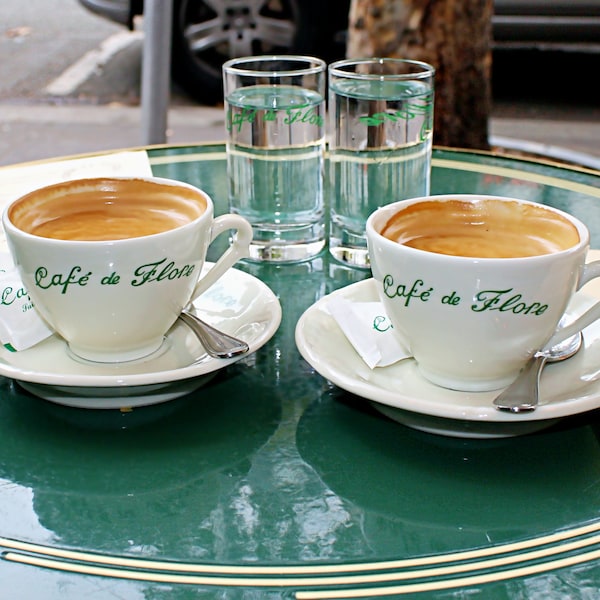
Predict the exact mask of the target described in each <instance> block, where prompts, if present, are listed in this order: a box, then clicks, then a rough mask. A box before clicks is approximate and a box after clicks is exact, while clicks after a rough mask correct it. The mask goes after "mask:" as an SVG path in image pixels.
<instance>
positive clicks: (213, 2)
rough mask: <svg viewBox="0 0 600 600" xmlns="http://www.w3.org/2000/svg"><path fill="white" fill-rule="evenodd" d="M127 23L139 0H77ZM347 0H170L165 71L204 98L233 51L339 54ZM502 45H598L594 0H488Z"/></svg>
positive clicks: (215, 94) (215, 95)
mask: <svg viewBox="0 0 600 600" xmlns="http://www.w3.org/2000/svg"><path fill="white" fill-rule="evenodd" d="M79 2H80V3H81V4H82V5H83V6H85V7H86V8H87V9H89V10H91V11H92V12H94V13H97V14H99V15H102V16H103V17H106V18H108V19H110V20H112V21H115V22H117V23H121V24H122V25H124V26H127V27H130V28H131V27H133V22H134V18H135V17H136V16H137V15H141V14H142V13H143V0H79ZM349 6H350V0H173V27H172V51H171V75H172V77H173V80H174V81H175V82H177V83H178V84H179V85H180V86H181V87H182V88H183V89H184V90H185V91H186V92H187V93H188V94H190V95H191V96H192V97H193V98H196V99H197V100H198V101H201V102H203V103H206V104H211V103H216V102H218V101H219V100H220V99H221V98H222V84H221V66H222V64H223V62H224V61H225V60H227V59H228V58H230V57H234V56H244V55H251V54H275V53H286V54H291V53H298V54H313V55H317V56H320V57H321V58H323V59H325V60H327V61H331V60H334V59H336V58H341V57H343V55H344V48H345V34H346V28H347V22H348V10H349ZM492 25H493V32H494V41H495V44H496V45H497V46H498V47H501V46H509V47H514V46H552V47H557V46H558V47H563V46H577V47H580V46H584V45H585V46H586V47H589V48H594V49H597V50H600V2H598V0H495V14H494V19H493V23H492Z"/></svg>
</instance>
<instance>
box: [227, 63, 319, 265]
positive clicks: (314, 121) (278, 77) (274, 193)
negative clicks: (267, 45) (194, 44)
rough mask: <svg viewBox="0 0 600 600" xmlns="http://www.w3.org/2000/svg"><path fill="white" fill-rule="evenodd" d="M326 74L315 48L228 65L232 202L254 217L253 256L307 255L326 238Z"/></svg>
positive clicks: (237, 209) (292, 258)
mask: <svg viewBox="0 0 600 600" xmlns="http://www.w3.org/2000/svg"><path fill="white" fill-rule="evenodd" d="M326 77H327V66H326V63H325V62H324V61H322V60H320V59H318V58H312V57H309V56H249V57H243V58H235V59H232V60H229V61H227V62H226V63H225V64H224V65H223V82H224V92H225V93H224V96H225V122H226V127H227V172H228V190H229V207H230V211H231V212H232V213H237V214H240V215H242V216H244V217H245V218H246V219H247V220H248V221H250V223H251V224H252V228H253V232H254V239H253V242H252V245H251V249H250V259H251V260H270V261H282V262H287V261H297V260H304V259H307V258H310V257H311V256H314V255H315V254H318V253H319V252H320V251H321V250H322V249H323V248H324V246H325V242H326V233H325V225H324V208H323V186H324V182H323V167H324V149H325V83H326Z"/></svg>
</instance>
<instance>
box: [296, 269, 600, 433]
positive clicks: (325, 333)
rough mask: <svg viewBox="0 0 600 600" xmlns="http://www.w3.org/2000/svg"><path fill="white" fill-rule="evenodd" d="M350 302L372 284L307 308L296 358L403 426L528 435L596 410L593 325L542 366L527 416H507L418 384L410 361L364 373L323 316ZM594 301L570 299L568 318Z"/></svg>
mask: <svg viewBox="0 0 600 600" xmlns="http://www.w3.org/2000/svg"><path fill="white" fill-rule="evenodd" d="M334 295H341V296H342V297H344V298H345V299H347V300H349V301H351V302H369V301H377V300H378V297H377V292H376V289H375V284H374V281H373V279H367V280H365V281H361V282H359V283H355V284H352V285H349V286H347V287H344V288H342V289H339V290H337V291H335V292H333V293H332V294H330V295H329V296H325V297H323V298H321V299H320V300H319V301H318V302H316V303H315V304H314V305H313V306H311V307H310V308H309V309H308V310H307V311H306V312H305V313H304V314H303V315H302V316H301V317H300V320H299V321H298V324H297V326H296V344H297V346H298V349H299V351H300V353H301V354H302V356H303V357H304V359H305V360H306V361H307V362H308V363H310V365H311V366H312V367H313V368H314V369H315V370H316V371H317V372H318V373H320V374H321V375H322V376H323V377H325V378H326V379H328V380H329V381H331V382H332V383H334V384H336V385H337V386H339V387H340V388H342V389H344V390H346V391H348V392H351V393H353V394H356V395H358V396H361V397H363V398H366V399H368V400H372V401H374V406H375V407H376V408H377V409H378V410H379V411H380V412H382V413H384V414H385V415H387V416H388V417H390V418H392V419H394V420H396V421H399V422H400V423H403V424H404V425H407V426H409V427H413V428H415V429H419V430H422V431H427V432H430V433H437V434H442V435H449V436H456V437H471V438H489V437H505V436H513V435H521V434H524V433H531V432H533V431H537V430H540V429H543V428H546V427H548V426H550V425H551V424H553V423H555V422H556V421H557V420H558V419H561V418H564V417H567V416H571V415H575V414H578V413H582V412H585V411H589V410H593V409H595V408H598V407H600V323H598V322H596V323H594V324H593V325H590V326H589V327H588V328H586V329H585V330H584V339H585V345H584V348H582V350H580V351H579V353H578V354H577V355H576V356H575V357H574V358H571V359H569V360H568V361H566V362H564V363H560V364H554V365H548V366H547V367H546V369H545V370H544V373H543V376H542V382H541V390H540V391H541V404H540V406H539V407H538V408H537V410H535V411H533V412H530V413H521V414H511V413H506V412H501V411H498V410H497V409H495V408H494V407H493V406H492V400H493V399H494V397H495V396H496V395H497V394H498V393H499V391H494V392H475V393H473V392H458V391H453V390H449V389H445V388H442V387H438V386H436V385H434V384H432V383H430V382H429V381H427V380H426V379H424V378H423V377H422V376H421V375H420V373H419V371H418V369H417V365H416V363H415V361H414V360H413V359H407V360H403V361H400V362H397V363H395V364H394V365H391V366H389V367H378V368H375V369H373V370H371V369H370V368H369V367H368V366H367V365H366V364H365V363H364V361H363V360H362V359H361V358H360V356H359V355H358V354H357V352H356V351H355V350H354V348H353V346H352V345H351V344H350V343H349V342H348V340H347V338H346V336H345V335H344V333H343V332H342V330H341V329H340V328H339V326H338V325H337V323H336V322H335V320H334V319H333V317H331V316H330V315H329V313H328V310H327V303H328V302H329V299H330V298H331V296H334ZM596 301H597V299H596V298H592V297H590V296H586V295H584V294H582V293H580V294H578V295H577V297H576V299H575V300H574V301H573V302H572V305H571V306H570V307H569V311H568V312H569V313H571V314H573V315H576V314H579V313H581V312H583V311H584V310H585V309H587V308H588V307H589V306H590V305H591V304H593V303H594V302H596Z"/></svg>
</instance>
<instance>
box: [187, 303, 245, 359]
mask: <svg viewBox="0 0 600 600" xmlns="http://www.w3.org/2000/svg"><path fill="white" fill-rule="evenodd" d="M179 319H181V320H182V321H183V322H184V323H185V324H186V325H187V326H188V327H189V328H190V329H191V330H192V331H193V332H194V333H195V334H196V336H197V337H198V339H199V340H200V342H201V344H202V345H203V346H204V349H205V350H206V352H207V353H208V354H210V356H213V357H215V358H231V357H233V356H237V355H238V354H243V353H244V352H248V344H246V342H244V341H242V340H239V339H237V338H235V337H232V336H230V335H228V334H226V333H224V332H223V331H219V330H218V329H215V328H214V327H213V326H212V325H209V324H208V323H205V322H204V321H203V320H202V319H200V317H198V316H196V315H194V314H192V313H189V312H187V311H185V310H184V311H183V312H182V313H181V314H180V315H179Z"/></svg>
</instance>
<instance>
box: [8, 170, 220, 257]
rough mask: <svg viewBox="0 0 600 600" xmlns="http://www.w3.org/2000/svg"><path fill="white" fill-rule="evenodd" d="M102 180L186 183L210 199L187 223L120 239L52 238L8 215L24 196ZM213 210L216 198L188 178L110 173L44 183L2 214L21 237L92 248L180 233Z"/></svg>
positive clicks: (206, 198)
mask: <svg viewBox="0 0 600 600" xmlns="http://www.w3.org/2000/svg"><path fill="white" fill-rule="evenodd" d="M100 181H126V182H135V181H143V182H149V183H156V184H157V185H161V186H169V187H171V188H173V190H177V188H182V187H183V188H186V189H188V190H191V191H194V192H197V193H198V194H200V195H201V196H202V197H203V199H204V200H205V202H206V208H205V210H204V212H203V213H202V214H201V215H199V216H198V217H196V218H195V219H193V220H192V221H189V222H187V223H184V224H183V225H179V226H177V227H173V228H171V229H166V230H165V231H159V232H158V233H152V234H150V235H144V236H137V237H130V238H119V239H115V240H66V239H57V238H48V237H44V236H40V235H35V234H33V233H29V232H28V231H24V230H23V229H20V228H19V227H17V226H16V225H15V224H14V223H13V222H12V221H11V220H10V218H9V216H8V213H9V211H10V209H11V207H12V206H13V205H15V204H18V203H19V202H20V201H21V200H23V198H25V197H27V196H29V195H31V194H35V195H38V194H44V193H45V192H49V191H52V190H58V189H60V188H61V187H64V186H66V185H73V184H74V183H78V182H80V183H81V184H84V183H87V182H89V183H90V186H89V187H87V188H86V189H88V190H92V189H93V186H92V185H91V184H92V183H93V182H100ZM82 189H83V188H82ZM213 210H214V205H213V201H212V199H211V197H210V196H209V195H208V194H207V193H206V192H205V191H203V190H201V189H200V188H197V187H195V186H194V185H191V184H189V183H186V182H184V181H177V180H175V179H168V178H165V177H127V176H106V177H89V178H88V177H83V178H80V179H73V180H68V181H62V182H59V183H54V184H50V185H47V186H43V187H40V188H36V189H34V190H31V191H30V192H27V193H26V194H22V195H21V196H19V197H18V198H15V199H14V200H13V201H12V202H10V203H9V204H8V205H7V206H6V207H5V209H4V211H3V214H2V222H3V224H4V227H5V228H6V229H8V230H10V231H11V232H12V233H13V234H15V235H19V236H20V237H22V238H24V239H30V240H31V241H34V240H35V241H38V242H42V241H43V242H44V243H45V244H48V245H50V246H65V247H68V246H83V247H88V248H92V247H97V248H100V247H102V246H105V247H110V246H114V245H115V244H118V245H119V246H124V245H131V244H136V243H140V240H148V239H151V238H157V237H161V236H169V235H178V232H185V231H187V230H188V229H190V228H192V227H196V226H197V224H198V223H200V222H202V221H203V220H206V219H211V218H212V214H213Z"/></svg>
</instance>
